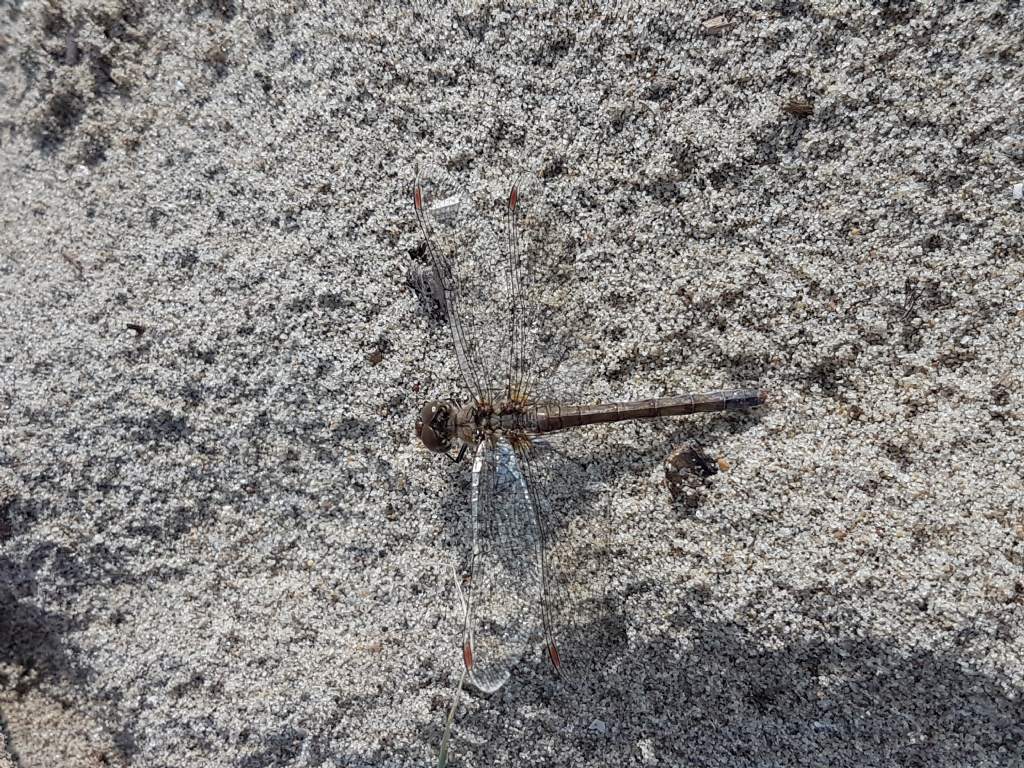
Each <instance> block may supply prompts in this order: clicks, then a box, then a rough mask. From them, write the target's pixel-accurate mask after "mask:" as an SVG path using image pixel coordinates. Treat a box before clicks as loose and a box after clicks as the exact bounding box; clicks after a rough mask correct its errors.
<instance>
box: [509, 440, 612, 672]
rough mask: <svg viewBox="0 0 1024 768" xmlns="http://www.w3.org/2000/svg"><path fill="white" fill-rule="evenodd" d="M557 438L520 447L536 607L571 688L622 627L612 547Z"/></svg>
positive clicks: (598, 663) (597, 663) (606, 655)
mask: <svg viewBox="0 0 1024 768" xmlns="http://www.w3.org/2000/svg"><path fill="white" fill-rule="evenodd" d="M564 444H565V443H564V442H563V441H561V440H552V441H550V442H549V441H548V440H543V439H535V440H534V441H532V442H531V443H530V445H529V447H528V448H527V449H526V450H524V451H521V452H520V455H519V464H520V467H521V469H522V473H523V476H524V477H525V478H526V481H527V488H528V490H529V493H530V496H531V502H530V507H531V510H532V511H533V512H534V515H535V517H536V520H537V523H536V526H537V530H538V532H539V533H540V537H541V542H542V546H541V550H540V551H541V553H542V555H543V557H542V560H541V590H540V591H541V595H540V599H541V606H542V620H543V631H544V639H545V644H546V648H547V654H548V658H549V660H550V661H551V664H552V666H553V667H554V668H555V671H556V672H557V673H558V674H559V675H560V676H561V677H563V678H564V679H565V680H566V681H567V682H569V683H570V684H574V685H586V686H592V685H594V684H596V683H598V681H599V680H601V679H603V678H605V677H606V676H607V674H608V671H609V670H608V667H607V661H608V659H610V658H612V657H621V656H622V653H623V643H624V641H625V632H624V629H623V627H622V623H621V621H620V620H619V616H620V606H618V605H615V604H614V603H615V602H616V601H615V599H614V597H613V591H612V589H611V575H612V573H613V572H614V568H615V562H616V561H617V559H618V552H617V549H616V546H615V544H614V542H613V541H612V537H611V532H610V531H609V530H608V527H607V526H606V524H605V521H604V515H602V514H601V513H600V511H597V510H595V509H594V508H593V505H592V504H591V501H592V500H593V499H592V497H593V494H592V493H589V492H588V491H587V490H586V488H587V483H586V479H585V477H584V475H583V472H584V469H583V467H582V466H581V465H580V464H578V463H576V462H574V461H573V460H571V459H569V458H568V457H567V456H566V455H565V454H563V453H562V452H561V450H560V449H561V447H562V446H563V445H564Z"/></svg>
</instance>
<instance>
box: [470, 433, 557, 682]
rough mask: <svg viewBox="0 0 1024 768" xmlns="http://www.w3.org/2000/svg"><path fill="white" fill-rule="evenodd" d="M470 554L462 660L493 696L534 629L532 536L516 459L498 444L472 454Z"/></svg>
mask: <svg viewBox="0 0 1024 768" xmlns="http://www.w3.org/2000/svg"><path fill="white" fill-rule="evenodd" d="M470 498H471V508H472V517H473V550H472V557H471V563H470V573H469V581H468V584H467V585H466V588H465V590H464V593H465V596H466V604H467V612H466V613H467V620H466V630H465V635H464V638H463V660H464V662H465V665H466V670H467V671H468V673H469V676H470V679H471V680H472V681H473V683H474V684H475V685H476V686H477V687H478V688H480V689H481V690H482V691H484V692H492V691H496V690H497V689H498V688H500V687H501V686H502V684H504V682H505V680H507V679H508V677H509V674H510V670H511V668H512V666H514V665H515V664H516V663H518V661H519V660H520V659H521V658H522V656H523V653H524V652H525V651H526V649H527V648H528V647H529V644H530V642H531V639H532V638H537V639H539V628H540V613H539V606H540V560H539V546H540V541H541V539H540V532H539V530H538V528H537V517H536V515H535V514H534V510H533V508H532V495H531V494H530V492H529V487H528V485H527V480H526V476H525V474H524V472H523V469H522V466H521V463H520V459H519V457H517V456H516V454H515V452H514V451H513V450H512V446H511V445H509V443H508V442H506V441H505V440H501V439H499V440H497V441H496V442H495V443H494V445H493V446H492V445H490V444H488V443H487V442H486V441H485V442H482V443H480V445H479V447H478V448H477V452H476V458H475V460H474V463H473V484H472V490H471V493H470Z"/></svg>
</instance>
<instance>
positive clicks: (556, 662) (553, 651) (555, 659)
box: [548, 643, 562, 672]
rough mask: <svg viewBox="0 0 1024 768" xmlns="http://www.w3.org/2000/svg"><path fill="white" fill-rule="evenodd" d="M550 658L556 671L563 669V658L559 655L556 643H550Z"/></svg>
mask: <svg viewBox="0 0 1024 768" xmlns="http://www.w3.org/2000/svg"><path fill="white" fill-rule="evenodd" d="M548 658H550V659H551V666H553V667H554V668H555V671H556V672H558V671H560V670H561V669H562V658H561V657H560V656H559V655H558V648H557V647H555V644H554V643H548Z"/></svg>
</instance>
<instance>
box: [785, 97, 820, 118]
mask: <svg viewBox="0 0 1024 768" xmlns="http://www.w3.org/2000/svg"><path fill="white" fill-rule="evenodd" d="M782 111H783V112H786V113H787V114H790V115H796V116H797V117H807V116H808V115H813V114H814V102H812V101H808V100H807V99H786V101H785V102H783V104H782Z"/></svg>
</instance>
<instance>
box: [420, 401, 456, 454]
mask: <svg viewBox="0 0 1024 768" xmlns="http://www.w3.org/2000/svg"><path fill="white" fill-rule="evenodd" d="M447 425H448V409H447V408H445V407H444V406H443V405H441V403H439V402H437V401H436V400H431V401H430V402H429V403H424V404H423V407H422V408H421V409H420V415H419V416H418V417H417V418H416V435H417V436H418V437H419V439H420V440H422V441H423V445H425V446H426V447H427V450H429V451H433V452H434V453H444V452H445V451H447V450H448V447H449V443H448V429H447Z"/></svg>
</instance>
